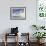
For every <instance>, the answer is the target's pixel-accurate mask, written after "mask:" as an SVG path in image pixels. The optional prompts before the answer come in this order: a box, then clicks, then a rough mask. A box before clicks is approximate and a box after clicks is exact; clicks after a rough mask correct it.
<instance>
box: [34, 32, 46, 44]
mask: <svg viewBox="0 0 46 46" xmlns="http://www.w3.org/2000/svg"><path fill="white" fill-rule="evenodd" d="M45 34H46V33H45V32H35V33H34V34H33V35H34V36H35V37H36V38H37V41H38V43H40V40H41V39H42V38H45V37H44V36H46V35H45Z"/></svg>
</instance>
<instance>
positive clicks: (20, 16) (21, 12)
mask: <svg viewBox="0 0 46 46" xmlns="http://www.w3.org/2000/svg"><path fill="white" fill-rule="evenodd" d="M10 19H11V20H25V19H26V7H11V8H10Z"/></svg>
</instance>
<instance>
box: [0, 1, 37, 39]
mask: <svg viewBox="0 0 46 46" xmlns="http://www.w3.org/2000/svg"><path fill="white" fill-rule="evenodd" d="M10 7H26V20H10ZM32 24H36V0H0V34H3V33H5V32H10V30H8V29H9V28H11V27H16V26H17V27H19V32H25V33H26V32H29V33H30V36H31V37H32V32H34V31H32V29H31V25H32ZM0 38H1V37H0Z"/></svg>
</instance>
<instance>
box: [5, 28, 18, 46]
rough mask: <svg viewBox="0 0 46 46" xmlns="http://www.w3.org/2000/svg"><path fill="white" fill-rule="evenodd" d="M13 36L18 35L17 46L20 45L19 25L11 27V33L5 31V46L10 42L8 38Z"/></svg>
mask: <svg viewBox="0 0 46 46" xmlns="http://www.w3.org/2000/svg"><path fill="white" fill-rule="evenodd" d="M11 36H17V39H15V40H17V42H16V46H18V27H16V28H11V33H5V46H7V44H8V42H7V38H10V37H11Z"/></svg>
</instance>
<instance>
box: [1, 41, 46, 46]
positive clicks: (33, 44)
mask: <svg viewBox="0 0 46 46" xmlns="http://www.w3.org/2000/svg"><path fill="white" fill-rule="evenodd" d="M0 46H4V43H3V42H2V43H1V42H0ZM7 46H15V43H8V45H7ZM24 46H25V45H24ZM30 46H37V43H33V42H32V43H30ZM41 46H46V43H44V45H41Z"/></svg>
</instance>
